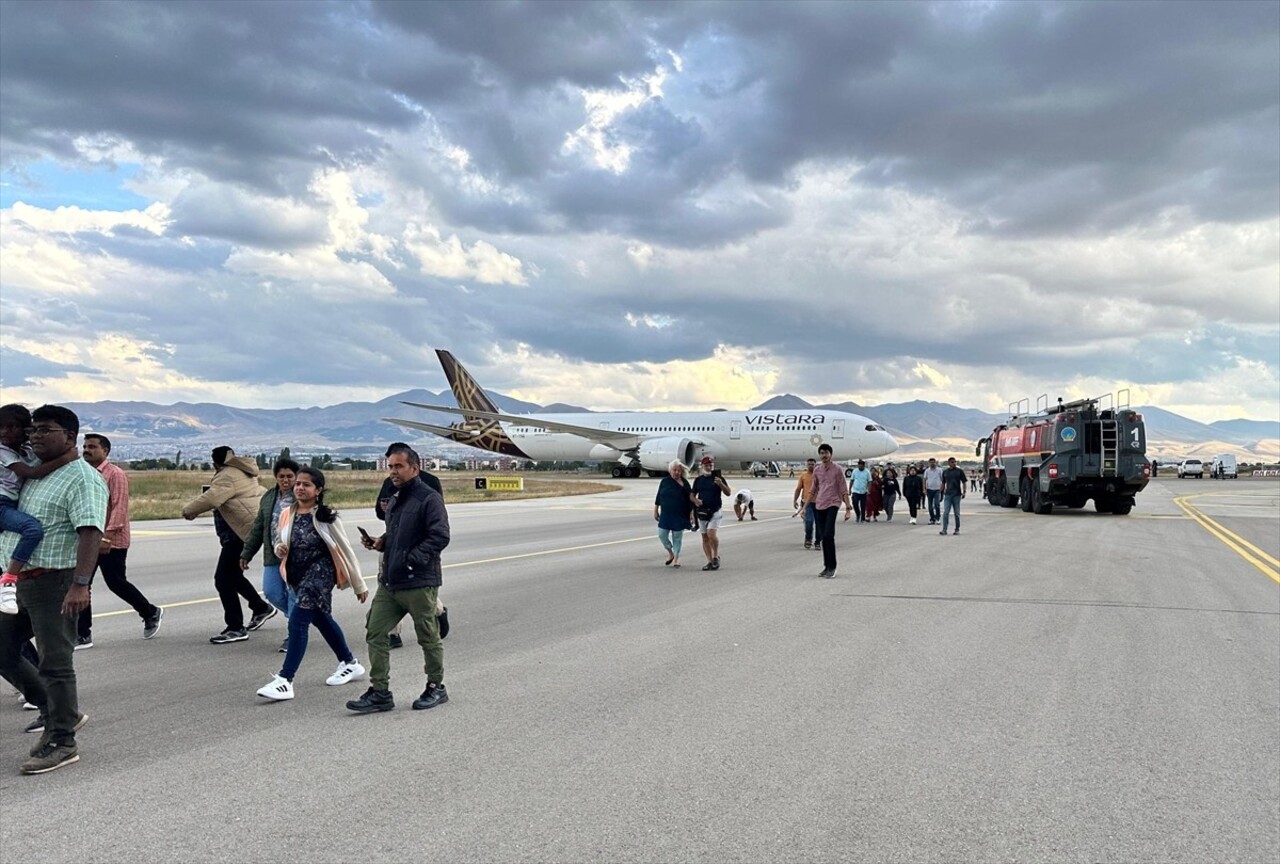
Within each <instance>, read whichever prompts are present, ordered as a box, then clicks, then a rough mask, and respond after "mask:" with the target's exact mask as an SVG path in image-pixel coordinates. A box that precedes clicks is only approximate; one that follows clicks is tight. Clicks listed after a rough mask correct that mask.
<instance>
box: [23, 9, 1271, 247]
mask: <svg viewBox="0 0 1280 864" xmlns="http://www.w3.org/2000/svg"><path fill="white" fill-rule="evenodd" d="M1278 8H1280V7H1277V6H1276V5H1275V4H1269V3H1252V2H1242V3H1233V2H1223V3H1215V4H1194V3H1181V4H1172V5H1161V6H1154V5H1151V4H1138V3H1032V2H1024V3H1006V4H990V5H985V4H958V3H939V4H922V3H913V4H883V3H814V4H801V3H768V2H756V3H739V4H654V3H636V4H627V3H560V2H536V3H533V2H501V3H498V2H494V3H474V2H472V3H398V2H397V3H381V2H377V3H373V4H370V5H363V4H345V3H313V4H307V5H306V6H305V7H303V6H299V5H297V4H287V3H239V2H219V3H182V4H155V3H136V4H131V3H115V4H91V5H86V4H79V3H74V4H67V3H47V2H45V3H37V4H24V3H17V2H11V3H7V4H6V10H5V24H6V26H5V27H4V30H3V35H2V36H0V76H2V78H3V81H2V83H0V100H2V106H0V108H2V110H0V134H3V137H4V141H5V145H6V150H7V151H8V152H9V153H10V154H11V155H13V154H16V156H17V157H19V158H20V157H21V156H22V155H23V154H28V155H29V154H34V153H40V152H43V153H48V154H51V155H55V156H58V157H61V158H65V159H71V158H73V157H74V154H73V153H72V152H71V150H70V147H71V145H70V143H69V142H70V141H72V140H73V139H74V138H75V137H77V136H95V137H100V136H104V135H105V136H113V137H116V138H118V139H120V140H121V141H127V142H129V143H130V144H132V145H133V146H134V147H135V148H137V149H138V150H140V151H142V152H144V153H148V154H152V155H155V156H160V157H163V158H165V159H166V160H170V161H171V162H172V163H174V164H176V165H181V166H185V167H191V168H195V169H197V170H199V171H201V172H203V173H206V174H208V175H209V176H211V177H215V178H219V179H229V180H234V181H236V182H241V183H246V184H250V185H252V186H255V187H257V188H260V189H267V190H271V191H273V192H274V193H275V194H280V195H285V196H288V195H293V196H298V195H300V194H301V193H302V192H303V191H304V185H305V182H306V179H307V178H308V177H309V176H310V170H311V169H312V168H313V167H314V166H315V165H317V164H340V165H352V164H359V163H362V162H368V161H371V160H374V159H376V158H378V157H379V156H380V155H382V154H383V153H385V152H386V147H387V140H386V135H387V134H389V133H391V132H395V131H401V132H408V131H412V130H424V129H426V128H428V127H430V128H438V129H440V130H441V131H443V132H444V133H445V135H446V136H447V137H448V138H449V140H451V141H453V142H455V143H458V144H461V145H462V146H464V147H466V148H467V149H468V151H469V152H470V153H471V155H472V157H473V160H474V163H473V165H474V168H475V170H477V171H478V172H479V173H481V174H483V175H485V176H489V177H491V178H493V179H495V180H497V181H498V182H499V183H500V184H515V185H516V186H517V187H518V188H519V190H520V192H521V198H522V199H523V200H524V201H525V202H526V203H525V204H524V205H523V206H522V207H521V208H519V209H517V210H511V209H510V208H509V207H508V208H507V209H505V210H504V209H503V208H497V209H498V212H497V213H495V212H494V208H493V207H492V206H490V207H485V206H480V205H479V204H478V203H477V202H474V201H471V202H463V203H461V204H460V205H459V206H458V207H457V208H456V211H455V212H456V213H457V214H458V215H459V216H460V217H463V218H471V219H476V220H480V219H484V218H498V219H500V220H501V224H502V225H503V226H505V227H507V228H510V229H515V230H533V231H538V230H545V227H546V226H547V225H548V224H556V223H563V224H567V225H571V226H575V227H580V226H588V225H594V226H596V227H598V228H599V229H600V230H605V231H619V232H630V233H634V234H636V235H638V236H642V237H646V238H650V239H655V240H662V241H668V240H670V236H671V234H672V233H675V234H678V236H679V237H681V238H682V239H683V242H684V243H685V244H686V245H698V244H705V245H717V244H720V243H723V242H725V241H726V240H727V239H732V238H737V237H742V236H749V235H750V234H751V233H752V232H755V231H759V230H761V229H762V228H764V227H769V226H772V225H774V224H776V222H775V221H774V220H771V219H763V218H746V219H742V218H739V214H738V213H737V208H731V209H732V210H733V212H716V211H715V210H714V208H707V207H705V206H697V203H696V199H697V198H698V196H699V194H700V193H701V192H703V191H705V190H707V189H709V188H712V187H713V185H714V184H715V183H716V182H717V181H719V180H721V179H722V178H724V177H726V176H731V175H733V174H735V173H737V172H742V173H743V174H745V175H746V176H747V177H749V178H751V179H752V180H754V181H755V182H757V183H763V184H767V185H773V186H786V185H787V184H788V183H789V182H790V177H791V173H792V172H793V171H794V170H795V168H796V166H797V165H800V164H801V163H803V162H805V161H806V160H813V159H819V160H821V159H842V160H852V161H853V162H855V163H857V164H860V165H863V166H865V168H864V170H863V172H862V175H861V177H860V179H862V180H863V181H867V182H876V183H881V184H886V185H895V186H902V187H905V188H909V189H912V190H915V191H917V192H919V193H922V194H931V195H934V194H936V195H939V196H941V197H944V198H946V199H947V200H949V201H952V202H954V203H956V204H959V205H961V206H965V207H968V208H973V209H974V210H976V211H978V212H980V213H983V214H985V215H986V216H987V217H988V219H989V222H988V224H989V225H990V226H991V227H992V229H993V230H999V231H1001V232H1022V233H1033V234H1034V233H1046V232H1053V231H1061V230H1069V231H1107V230H1111V229H1114V228H1116V227H1119V226H1124V225H1131V224H1134V223H1141V222H1143V221H1144V220H1147V219H1150V218H1152V214H1153V213H1155V212H1158V211H1159V210H1160V209H1161V208H1166V207H1174V206H1184V207H1188V208H1190V209H1191V210H1192V211H1194V212H1195V213H1198V214H1201V215H1202V216H1203V217H1204V218H1213V219H1220V220H1227V221H1235V220H1251V219H1256V218H1260V217H1265V216H1267V215H1269V214H1271V213H1273V212H1274V210H1275V205H1276V201H1275V195H1274V190H1275V188H1277V185H1280V143H1278V138H1280V136H1278V135H1277V125H1278V123H1280V115H1278V114H1277V95H1276V90H1277V85H1276V81H1277V80H1278V79H1280V50H1277V48H1278V46H1277V38H1276V33H1277V24H1278V23H1280V22H1278V16H1280V13H1278V12H1277V9H1278ZM669 51H670V52H675V53H676V54H679V55H681V56H685V55H687V60H686V61H685V71H684V72H683V73H674V72H673V74H672V76H671V78H670V80H669V82H668V84H667V91H668V93H667V98H665V99H664V100H663V101H661V102H653V103H649V104H647V105H645V106H644V107H643V108H641V109H639V110H636V111H633V112H630V113H628V114H626V115H625V116H624V117H622V118H621V119H620V120H619V122H618V123H617V124H615V125H614V126H612V127H611V128H610V129H609V130H608V132H607V134H608V136H609V138H610V140H611V141H612V142H613V143H615V144H618V145H626V146H629V147H631V148H632V149H633V150H634V154H635V155H634V159H633V162H632V167H631V169H630V170H629V171H628V172H627V173H625V174H623V175H621V176H620V177H618V178H602V177H600V176H598V175H599V174H600V173H602V172H601V171H600V169H598V168H594V167H592V166H590V165H589V164H584V163H583V160H582V159H581V158H578V159H573V158H568V157H567V156H566V154H565V153H564V152H562V150H563V145H564V141H565V137H566V135H568V134H570V133H572V132H573V131H574V130H575V129H577V128H578V127H579V126H580V125H581V124H582V123H583V122H584V120H585V112H584V108H583V106H582V104H581V99H580V97H579V96H577V95H576V92H575V91H572V90H567V89H566V87H570V88H576V87H584V88H592V89H603V90H609V89H616V88H620V87H621V86H622V84H623V82H624V81H631V82H634V81H636V80H638V79H639V78H640V77H641V76H643V75H645V74H648V73H650V72H652V70H653V69H654V68H655V66H656V64H658V63H665V64H666V65H667V66H668V68H669V69H673V68H674V61H673V60H672V59H671V57H670V56H669V55H668V53H667V52H669ZM588 161H589V160H588ZM615 180H616V183H611V182H610V181H615ZM437 182H438V181H437ZM667 208H670V209H671V210H674V211H681V210H683V211H684V212H685V214H686V215H685V217H684V218H680V217H677V219H676V225H677V230H676V231H675V232H668V233H664V231H663V228H664V220H662V219H659V218H657V213H658V212H660V211H665V210H666V209H667ZM539 209H541V211H542V212H538V211H539ZM503 213H505V214H506V215H507V218H505V219H503V218H502V216H503ZM694 216H696V218H692V217H694Z"/></svg>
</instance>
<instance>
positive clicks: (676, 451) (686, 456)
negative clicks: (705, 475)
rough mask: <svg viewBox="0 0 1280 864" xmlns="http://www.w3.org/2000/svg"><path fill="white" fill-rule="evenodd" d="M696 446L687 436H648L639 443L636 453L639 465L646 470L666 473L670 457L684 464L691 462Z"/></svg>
mask: <svg viewBox="0 0 1280 864" xmlns="http://www.w3.org/2000/svg"><path fill="white" fill-rule="evenodd" d="M696 446H697V445H696V444H694V442H692V441H690V440H689V439H688V438H675V437H671V438H650V439H649V440H647V441H644V442H642V443H641V444H640V448H639V450H638V451H637V454H636V455H637V456H638V457H639V459H640V467H642V468H644V469H645V470H646V471H660V472H662V473H666V470H667V466H668V465H670V464H671V460H672V459H679V460H680V461H681V462H682V463H683V464H685V465H688V464H689V463H690V462H692V461H693V451H694V448H695V447H696Z"/></svg>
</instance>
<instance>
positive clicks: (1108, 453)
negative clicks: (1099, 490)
mask: <svg viewBox="0 0 1280 864" xmlns="http://www.w3.org/2000/svg"><path fill="white" fill-rule="evenodd" d="M1104 404H1105V405H1107V406H1109V407H1106V408H1104V407H1103V405H1104ZM1098 409H1099V411H1098V418H1099V419H1098V425H1099V427H1100V432H1101V439H1102V476H1104V477H1115V476H1116V475H1117V474H1118V473H1119V471H1120V423H1119V421H1118V420H1116V417H1117V416H1118V415H1119V413H1120V412H1121V411H1128V410H1129V388H1127V387H1126V388H1125V389H1123V390H1118V391H1116V393H1115V395H1114V397H1113V396H1112V394H1110V393H1105V394H1103V395H1102V396H1099V397H1098Z"/></svg>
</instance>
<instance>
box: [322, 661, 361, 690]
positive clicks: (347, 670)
mask: <svg viewBox="0 0 1280 864" xmlns="http://www.w3.org/2000/svg"><path fill="white" fill-rule="evenodd" d="M363 677H364V667H363V666H361V665H360V661H359V660H356V659H354V658H353V659H352V660H351V662H350V663H339V664H338V669H337V671H335V672H334V673H333V674H332V675H330V676H329V677H328V678H326V679H324V683H326V684H328V685H329V686H330V687H337V686H338V685H339V684H346V683H347V682H348V681H359V680H360V679H361V678H363Z"/></svg>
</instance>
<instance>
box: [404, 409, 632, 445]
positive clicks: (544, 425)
mask: <svg viewBox="0 0 1280 864" xmlns="http://www.w3.org/2000/svg"><path fill="white" fill-rule="evenodd" d="M401 404H404V405H411V406H413V407H414V408H426V409H427V410H429V411H443V412H445V413H446V414H461V415H462V416H463V417H475V418H479V419H481V420H498V421H501V422H503V423H514V424H516V425H518V426H534V427H537V428H538V429H545V430H547V431H548V432H564V433H567V434H569V435H577V436H578V437H579V438H586V439H587V440H588V441H595V442H597V443H599V444H605V445H608V446H609V447H613V448H615V449H618V450H629V449H630V448H632V447H635V446H637V445H639V443H640V442H641V441H643V440H644V438H645V436H643V435H637V434H635V433H634V432H617V431H614V430H612V429H599V428H596V427H593V426H577V425H575V424H573V423H557V422H555V421H553V420H541V419H539V418H537V417H530V416H528V415H524V414H502V413H500V412H496V411H477V410H476V409H474V408H452V407H449V406H447V405H425V404H423V403H422V402H404V403H401ZM391 422H393V423H402V422H403V421H400V420H393V421H391ZM452 431H455V432H456V431H457V430H452Z"/></svg>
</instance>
